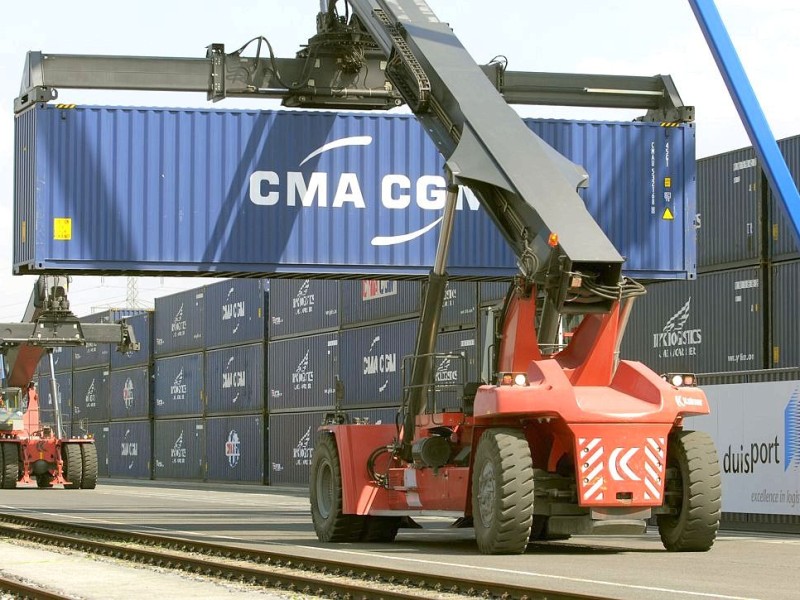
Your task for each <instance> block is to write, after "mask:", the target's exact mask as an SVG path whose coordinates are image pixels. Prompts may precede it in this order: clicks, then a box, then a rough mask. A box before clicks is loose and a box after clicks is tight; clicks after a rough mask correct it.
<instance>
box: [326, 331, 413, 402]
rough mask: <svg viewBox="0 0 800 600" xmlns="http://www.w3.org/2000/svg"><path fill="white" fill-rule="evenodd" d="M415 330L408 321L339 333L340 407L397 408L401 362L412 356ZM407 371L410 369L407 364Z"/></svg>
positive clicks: (400, 397)
mask: <svg viewBox="0 0 800 600" xmlns="http://www.w3.org/2000/svg"><path fill="white" fill-rule="evenodd" d="M417 326H418V322H417V321H416V320H410V321H396V322H393V323H384V324H382V325H372V326H367V327H357V328H354V329H345V330H343V331H342V333H341V334H340V337H339V376H340V378H341V380H342V383H343V384H344V400H343V403H342V406H343V407H345V408H353V407H357V406H371V407H378V406H400V404H401V402H402V401H403V359H404V357H406V356H411V355H412V354H414V349H415V343H416V339H417V328H418V327H417ZM406 367H407V368H410V363H409V364H408V365H406ZM409 376H410V373H408V374H407V375H406V377H409Z"/></svg>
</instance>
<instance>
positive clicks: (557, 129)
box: [14, 104, 697, 279]
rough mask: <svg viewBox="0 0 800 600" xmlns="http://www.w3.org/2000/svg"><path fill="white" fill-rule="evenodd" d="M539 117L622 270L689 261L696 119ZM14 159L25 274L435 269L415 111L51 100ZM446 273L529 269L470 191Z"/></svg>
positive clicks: (435, 173) (25, 116)
mask: <svg viewBox="0 0 800 600" xmlns="http://www.w3.org/2000/svg"><path fill="white" fill-rule="evenodd" d="M526 122H527V124H528V127H529V128H531V129H532V130H533V131H534V132H535V133H536V134H537V135H539V136H540V137H541V138H543V139H544V141H545V142H547V143H548V144H550V145H552V146H553V147H554V148H556V150H558V151H560V152H561V153H563V154H564V155H565V156H566V157H567V158H569V159H570V160H572V161H573V162H575V163H578V164H581V165H582V166H583V167H584V168H585V169H586V170H587V172H588V173H589V175H590V177H591V181H590V187H589V188H588V189H587V190H581V191H580V194H581V196H583V198H584V199H585V201H586V205H587V208H588V209H589V211H590V213H591V214H592V215H593V216H594V218H595V219H596V220H597V222H598V223H599V225H600V227H601V228H602V229H603V230H604V231H605V232H606V234H607V235H608V237H609V239H610V240H611V241H612V242H613V243H614V244H615V246H616V247H617V249H618V250H619V252H620V254H622V255H623V256H625V257H627V263H626V265H625V271H626V274H628V275H629V276H632V277H638V278H641V279H660V278H664V279H684V278H686V277H687V276H689V275H692V274H693V273H694V271H695V245H694V227H693V220H694V217H695V214H696V212H697V211H696V210H695V205H694V204H695V198H694V193H695V190H694V178H695V172H694V146H695V139H694V128H693V126H692V125H683V126H679V127H660V126H659V124H658V123H644V122H625V123H616V122H615V123H611V122H576V121H560V120H528V121H526ZM209 149H212V150H209ZM15 157H16V172H17V174H18V176H17V178H16V179H15V210H14V270H15V272H17V273H38V272H41V271H47V270H54V271H58V272H61V273H63V272H67V271H74V272H78V273H87V272H94V273H100V272H103V273H107V274H121V275H124V274H127V272H129V271H147V272H149V273H152V274H156V273H161V274H182V275H192V274H196V273H215V274H218V275H219V276H224V275H226V274H230V275H233V274H243V273H248V274H252V275H257V276H263V277H268V276H270V275H271V274H276V273H283V274H325V275H329V276H332V277H335V276H337V275H341V274H343V273H346V274H349V275H359V274H362V275H367V276H372V275H374V276H382V277H386V278H391V277H392V276H393V275H394V276H425V275H426V274H427V273H428V271H429V270H430V267H431V265H432V264H433V261H434V256H435V250H436V242H437V238H438V228H437V227H436V225H437V224H438V222H439V221H440V219H441V212H442V209H443V206H444V197H445V191H444V188H445V180H444V177H442V175H441V173H442V167H443V164H444V161H443V159H442V157H441V156H440V155H439V153H438V151H437V150H436V147H435V146H434V144H433V142H431V141H430V140H429V139H428V138H427V135H426V134H425V131H424V128H423V127H422V126H421V125H420V124H419V123H417V121H416V119H415V118H414V117H413V116H411V115H395V114H391V115H389V114H372V113H370V114H364V113H341V114H340V113H334V112H322V111H315V112H305V111H215V110H208V109H190V110H187V109H152V108H107V107H77V108H74V109H72V110H69V111H64V110H59V109H57V108H56V107H55V106H52V105H41V104H39V105H36V106H34V107H31V109H29V110H27V111H25V112H23V113H21V114H20V115H18V116H17V118H16V132H15ZM344 232H349V235H344ZM355 232H358V234H359V235H355V234H354V233H355ZM448 271H449V273H450V274H451V275H452V276H457V277H468V278H474V277H508V276H513V275H514V274H515V273H516V272H517V267H516V261H515V259H514V256H513V254H512V252H511V251H510V249H509V247H508V245H507V244H506V242H505V240H504V239H503V237H502V235H501V234H500V232H499V231H498V230H497V228H496V227H495V225H494V223H493V222H492V221H491V219H490V218H489V217H488V215H487V214H486V212H485V211H484V210H483V209H482V208H481V207H480V205H479V202H478V201H477V200H476V198H475V197H474V195H473V194H472V193H471V192H466V191H465V192H463V193H462V195H461V197H460V200H459V210H458V214H457V217H456V219H455V231H454V235H453V239H452V244H451V248H450V262H449V266H448Z"/></svg>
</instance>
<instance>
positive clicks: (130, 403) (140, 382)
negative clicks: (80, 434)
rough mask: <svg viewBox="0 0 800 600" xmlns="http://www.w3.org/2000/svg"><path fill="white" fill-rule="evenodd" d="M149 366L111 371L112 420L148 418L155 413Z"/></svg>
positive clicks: (110, 399)
mask: <svg viewBox="0 0 800 600" xmlns="http://www.w3.org/2000/svg"><path fill="white" fill-rule="evenodd" d="M151 388H152V384H151V379H150V369H149V367H134V368H133V369H120V370H118V371H111V374H110V375H109V392H110V393H109V402H110V405H111V407H110V415H111V420H112V421H114V420H118V419H147V418H148V417H150V416H151V415H152V413H153V409H152V402H151V400H150V399H151V398H152V396H151Z"/></svg>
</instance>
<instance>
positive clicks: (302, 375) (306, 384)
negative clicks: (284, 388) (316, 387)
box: [292, 350, 314, 390]
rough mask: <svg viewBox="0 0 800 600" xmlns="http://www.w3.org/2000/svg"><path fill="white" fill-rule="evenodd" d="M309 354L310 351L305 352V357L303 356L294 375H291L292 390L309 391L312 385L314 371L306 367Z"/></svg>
mask: <svg viewBox="0 0 800 600" xmlns="http://www.w3.org/2000/svg"><path fill="white" fill-rule="evenodd" d="M310 352H311V350H306V353H305V356H303V358H302V359H301V360H300V363H299V364H298V365H297V368H296V369H295V370H294V373H292V388H293V389H294V390H310V389H311V387H312V386H313V384H314V371H313V370H312V369H310V368H309V366H308V365H309V353H310Z"/></svg>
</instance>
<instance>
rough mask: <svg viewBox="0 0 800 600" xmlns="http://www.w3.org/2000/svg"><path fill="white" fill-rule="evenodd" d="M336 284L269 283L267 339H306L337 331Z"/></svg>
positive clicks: (308, 281) (327, 281)
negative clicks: (317, 334) (304, 336)
mask: <svg viewBox="0 0 800 600" xmlns="http://www.w3.org/2000/svg"><path fill="white" fill-rule="evenodd" d="M339 314H340V310H339V281H337V280H335V279H299V280H298V279H273V280H272V281H270V303H269V338H270V339H271V340H274V339H279V338H283V337H292V336H297V335H307V334H310V333H318V332H323V331H331V330H334V329H338V328H339Z"/></svg>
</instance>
